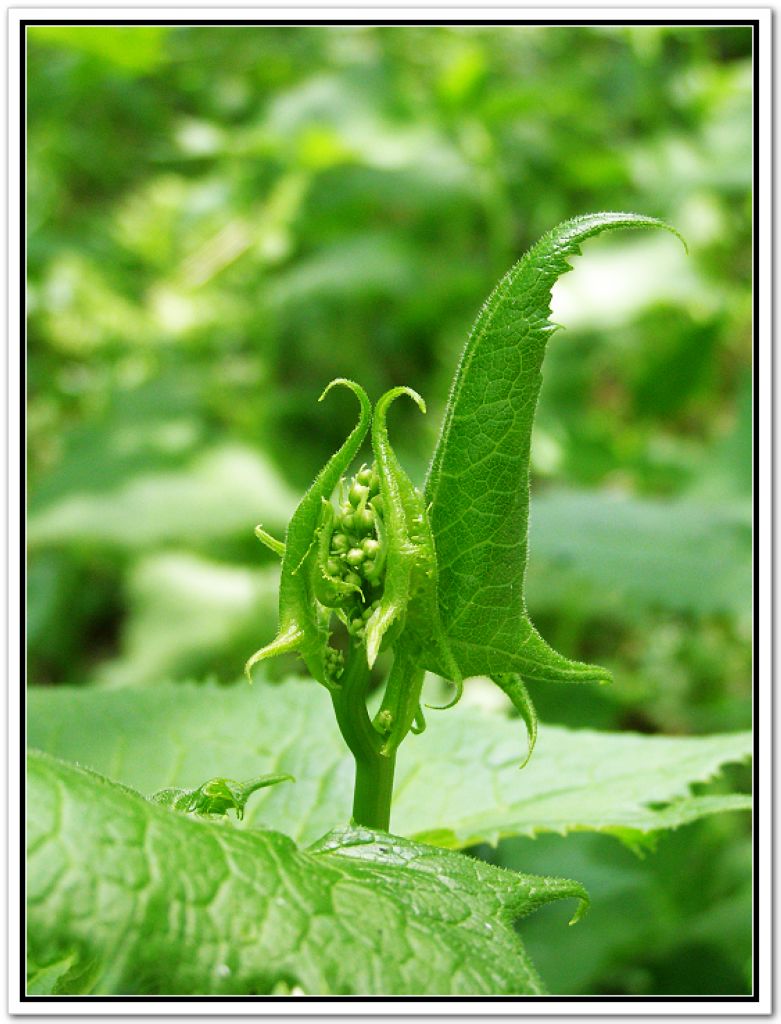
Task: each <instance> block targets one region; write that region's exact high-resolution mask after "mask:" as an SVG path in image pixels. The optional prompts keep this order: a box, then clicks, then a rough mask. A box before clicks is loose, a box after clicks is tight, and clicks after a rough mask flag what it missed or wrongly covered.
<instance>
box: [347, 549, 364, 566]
mask: <svg viewBox="0 0 781 1024" xmlns="http://www.w3.org/2000/svg"><path fill="white" fill-rule="evenodd" d="M364 558H366V554H365V553H364V552H363V551H361V549H360V548H350V550H349V551H348V552H347V554H346V555H345V556H344V560H345V562H347V564H348V565H360V564H361V562H362V561H363V560H364Z"/></svg>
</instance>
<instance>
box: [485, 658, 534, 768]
mask: <svg viewBox="0 0 781 1024" xmlns="http://www.w3.org/2000/svg"><path fill="white" fill-rule="evenodd" d="M492 678H493V681H494V682H495V683H496V685H497V686H498V687H500V689H502V690H504V692H505V693H506V694H507V696H508V697H509V698H510V700H511V701H512V705H513V707H514V708H515V710H516V711H517V712H518V714H519V715H520V716H521V718H522V719H523V722H524V725H525V726H526V733H527V735H528V737H529V743H528V746H527V748H526V757H525V758H524V759H523V761H522V762H521V763H520V765H519V768H525V767H526V765H527V764H528V763H529V760H530V759H531V756H532V754H533V753H534V747H535V744H536V743H537V711H536V710H535V707H534V704H533V703H532V699H531V697H530V696H529V691H528V690H527V689H526V687H525V686H524V683H523V680H522V679H521V677H520V676H519V675H518V673H517V672H497V673H496V675H495V676H493V677H492Z"/></svg>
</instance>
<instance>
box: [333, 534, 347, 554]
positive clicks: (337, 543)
mask: <svg viewBox="0 0 781 1024" xmlns="http://www.w3.org/2000/svg"><path fill="white" fill-rule="evenodd" d="M349 546H350V544H349V542H348V540H347V537H346V536H345V535H344V534H343V533H335V534H334V535H333V537H331V550H332V551H334V552H336V554H340V553H341V552H343V551H347V549H348V548H349Z"/></svg>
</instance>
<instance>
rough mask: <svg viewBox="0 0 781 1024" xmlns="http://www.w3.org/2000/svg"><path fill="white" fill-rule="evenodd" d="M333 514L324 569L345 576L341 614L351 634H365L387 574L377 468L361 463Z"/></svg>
mask: <svg viewBox="0 0 781 1024" xmlns="http://www.w3.org/2000/svg"><path fill="white" fill-rule="evenodd" d="M344 490H345V488H344V486H343V487H342V500H341V503H340V506H339V508H338V510H337V512H336V514H335V516H334V521H333V532H332V533H331V535H330V544H329V548H328V557H327V561H326V565H325V566H324V569H325V573H326V574H327V576H328V577H330V578H331V579H333V580H339V581H341V583H342V585H343V588H344V591H343V593H344V599H343V600H342V601H341V602H340V611H341V613H342V614H341V617H342V618H343V621H344V622H345V624H346V626H347V629H348V631H349V632H350V634H351V635H352V636H353V637H355V639H357V640H363V638H364V636H365V634H366V623H367V622H368V621H369V619H370V618H371V616H372V614H373V613H374V611H375V609H376V608H377V606H378V604H379V599H380V596H381V594H382V587H383V580H384V574H385V553H386V543H385V533H384V529H383V509H382V497H381V495H380V481H379V477H378V475H377V471H376V468H375V467H374V466H372V467H371V468H369V467H367V466H365V465H364V466H361V468H360V469H359V470H358V472H357V473H356V474H355V476H354V477H353V478H352V480H351V481H350V484H349V487H348V488H347V495H346V497H345V495H344Z"/></svg>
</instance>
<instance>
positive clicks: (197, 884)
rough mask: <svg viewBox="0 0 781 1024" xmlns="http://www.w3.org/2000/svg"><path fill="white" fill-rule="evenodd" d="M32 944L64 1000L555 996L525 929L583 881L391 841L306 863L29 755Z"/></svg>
mask: <svg viewBox="0 0 781 1024" xmlns="http://www.w3.org/2000/svg"><path fill="white" fill-rule="evenodd" d="M28 850H29V854H28V902H29V909H28V947H29V955H30V958H31V960H32V962H33V963H34V964H35V965H36V970H35V974H34V980H33V985H34V987H35V990H36V991H41V989H42V988H43V987H45V975H46V967H47V965H53V967H54V969H53V970H52V972H51V973H52V974H53V975H54V976H55V977H56V975H57V971H58V970H63V971H64V973H62V974H60V976H59V978H58V980H57V982H56V989H55V990H56V991H58V992H59V993H67V992H74V991H75V992H88V993H119V994H138V993H154V994H158V993H159V994H166V993H180V994H207V993H216V994H226V995H227V994H264V993H270V992H272V991H275V990H276V991H279V990H280V989H282V990H283V991H288V990H289V989H290V987H292V986H297V987H299V988H300V989H302V990H303V991H304V992H305V993H309V994H328V993H333V994H362V993H370V994H438V993H448V994H454V995H468V994H491V995H503V994H510V993H520V994H529V993H537V992H540V991H542V986H541V983H540V980H539V978H538V976H537V973H536V972H535V970H534V968H533V967H532V965H531V964H530V962H529V960H528V958H527V956H526V954H525V952H524V949H523V946H522V944H521V941H520V939H519V938H518V936H517V935H516V933H515V930H514V928H513V921H514V920H515V919H517V918H518V917H521V916H523V915H524V914H527V913H530V912H531V911H532V910H535V909H536V908H537V907H539V906H542V905H543V904H545V903H548V902H550V901H551V900H556V899H562V898H565V897H576V898H578V899H580V900H581V901H583V902H582V904H581V905H584V903H585V900H586V899H587V897H586V895H585V892H584V890H583V889H582V887H581V886H579V885H578V884H577V883H576V882H569V881H566V880H563V879H548V878H540V877H536V876H529V875H520V874H516V873H514V872H508V871H505V870H502V869H500V868H496V867H492V866H490V865H487V864H484V863H482V862H480V861H476V860H473V859H471V858H468V857H465V856H463V855H461V854H456V853H451V852H447V851H442V850H437V849H434V848H431V847H425V846H422V845H420V844H417V843H412V842H409V841H407V840H403V839H396V838H395V837H391V836H388V835H386V834H384V833H374V832H368V831H366V830H345V831H342V832H337V833H332V834H331V835H330V836H328V837H327V838H326V840H324V841H323V842H321V843H319V844H317V846H316V847H314V848H313V849H311V850H309V851H303V850H299V849H297V848H296V846H295V844H294V843H293V842H292V841H291V840H290V839H288V838H287V837H286V836H284V835H281V834H280V833H277V832H268V831H240V830H238V829H236V828H234V827H233V826H232V825H231V824H230V823H229V822H211V821H204V820H201V819H195V818H191V817H188V816H186V815H183V814H181V813H179V812H177V811H173V810H170V809H168V808H164V807H161V806H159V805H156V804H152V803H150V802H148V801H147V800H145V799H144V798H143V797H141V796H140V795H139V794H137V793H134V792H133V791H131V790H128V789H125V788H124V787H122V786H118V785H116V784H114V783H112V782H109V781H108V780H107V779H105V778H103V777H102V776H99V775H95V774H93V773H91V772H87V771H85V770H83V769H81V768H77V767H75V766H73V765H69V764H66V763H64V762H61V761H57V760H55V759H53V758H50V757H48V756H46V755H43V754H38V753H33V754H31V755H30V757H29V758H28Z"/></svg>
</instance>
